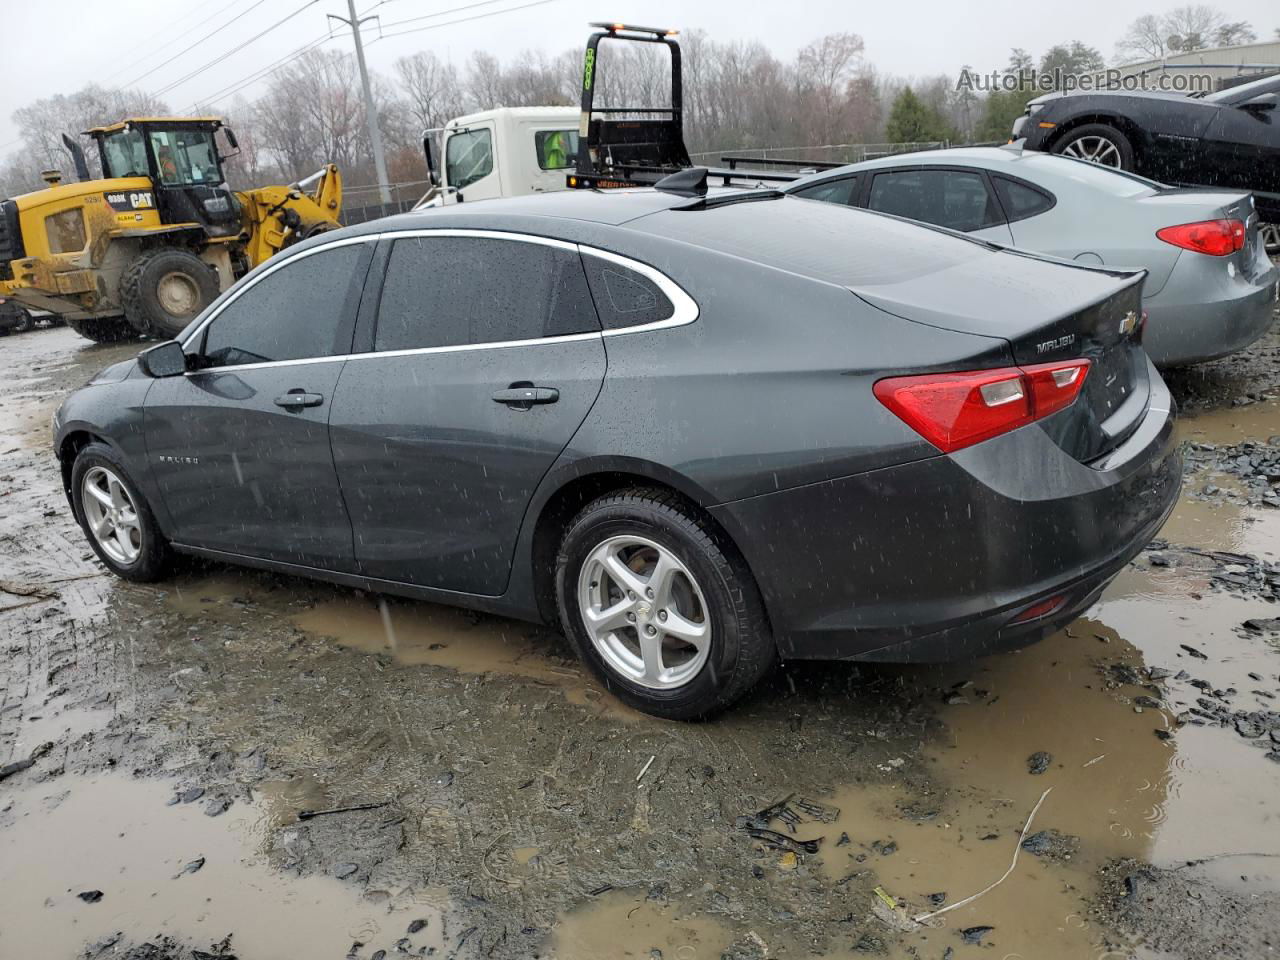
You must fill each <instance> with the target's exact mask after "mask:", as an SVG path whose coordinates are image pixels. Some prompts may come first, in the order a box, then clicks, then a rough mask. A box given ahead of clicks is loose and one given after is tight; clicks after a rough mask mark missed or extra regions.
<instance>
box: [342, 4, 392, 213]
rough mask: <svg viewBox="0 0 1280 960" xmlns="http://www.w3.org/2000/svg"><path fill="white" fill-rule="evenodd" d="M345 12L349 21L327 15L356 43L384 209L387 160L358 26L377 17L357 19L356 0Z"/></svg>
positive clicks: (387, 193) (387, 192) (387, 188)
mask: <svg viewBox="0 0 1280 960" xmlns="http://www.w3.org/2000/svg"><path fill="white" fill-rule="evenodd" d="M347 10H348V11H349V12H350V13H351V19H350V20H348V19H347V18H346V17H340V16H338V15H337V14H336V13H331V14H329V18H330V19H332V20H337V21H338V22H339V23H345V24H346V25H347V26H349V27H350V28H351V36H353V37H354V38H355V41H356V63H357V64H359V65H360V87H361V89H362V90H363V91H364V120H365V123H366V124H367V125H368V127H369V145H370V146H371V147H372V148H373V169H374V172H375V173H377V175H378V193H379V195H380V196H381V198H382V205H383V206H384V207H385V206H389V205H390V204H391V187H390V186H388V183H387V158H386V157H385V156H384V155H383V153H382V132H381V131H380V130H379V129H378V111H377V110H375V109H374V106H373V90H372V89H371V88H370V87H369V68H368V67H366V66H365V63H364V44H363V43H361V42H360V24H362V23H365V22H366V21H368V20H376V19H377V17H365V18H364V19H363V20H361V19H360V18H358V17H357V16H356V0H347Z"/></svg>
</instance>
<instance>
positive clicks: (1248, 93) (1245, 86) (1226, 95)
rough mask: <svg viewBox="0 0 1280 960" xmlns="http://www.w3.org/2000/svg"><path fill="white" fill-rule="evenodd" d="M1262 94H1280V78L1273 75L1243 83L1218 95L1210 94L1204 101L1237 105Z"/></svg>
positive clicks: (1221, 91) (1219, 92) (1220, 91)
mask: <svg viewBox="0 0 1280 960" xmlns="http://www.w3.org/2000/svg"><path fill="white" fill-rule="evenodd" d="M1260 93H1280V76H1276V75H1275V74H1274V73H1271V74H1268V75H1267V76H1265V77H1262V78H1261V79H1259V80H1251V81H1250V82H1249V83H1241V84H1238V85H1237V86H1234V87H1227V88H1226V89H1225V90H1219V91H1218V92H1217V93H1210V94H1208V95H1207V96H1205V97H1204V99H1205V100H1209V101H1211V102H1213V103H1218V102H1220V101H1224V100H1225V101H1228V102H1230V103H1235V102H1238V101H1242V100H1248V99H1250V98H1251V97H1256V96H1257V95H1258V94H1260Z"/></svg>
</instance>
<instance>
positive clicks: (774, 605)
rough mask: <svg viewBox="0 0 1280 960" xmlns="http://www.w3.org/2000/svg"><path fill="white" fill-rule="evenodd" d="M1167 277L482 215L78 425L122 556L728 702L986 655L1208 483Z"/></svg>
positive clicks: (349, 276)
mask: <svg viewBox="0 0 1280 960" xmlns="http://www.w3.org/2000/svg"><path fill="white" fill-rule="evenodd" d="M1142 278H1143V274H1142V273H1141V272H1140V271H1139V272H1125V271H1108V270H1102V269H1091V268H1084V267H1071V266H1065V265H1061V264H1058V263H1054V262H1049V261H1046V260H1041V259H1039V258H1037V257H1035V256H1031V255H1026V254H1022V253H1018V252H1013V251H1003V250H996V249H992V248H991V247H990V246H989V245H987V244H983V243H980V242H977V241H972V240H968V239H965V238H962V237H958V236H954V235H952V234H950V233H948V232H945V231H940V230H936V229H932V228H928V227H923V226H918V225H915V224H911V223H907V222H903V221H900V220H898V219H895V218H891V217H885V216H881V215H878V214H874V213H868V212H862V211H850V210H843V209H838V208H836V207H834V206H831V205H829V204H820V203H812V202H809V201H805V200H800V199H796V198H792V197H783V196H780V195H778V194H775V193H773V192H772V191H755V192H753V193H752V194H750V195H741V194H740V195H730V194H725V195H718V196H710V197H692V198H690V197H683V196H676V195H671V194H669V193H664V192H662V191H637V192H628V193H625V194H618V195H593V194H587V193H574V194H559V195H548V196H541V197H529V198H521V199H515V200H508V201H493V202H490V203H485V204H483V205H471V204H464V205H459V206H455V207H451V208H447V209H444V210H438V211H432V212H428V213H424V214H410V215H406V216H402V217H396V218H391V219H387V220H381V221H377V222H374V223H370V224H366V225H364V226H361V227H357V228H352V229H348V230H343V231H340V232H338V233H333V234H328V235H326V236H324V237H320V238H316V239H314V240H312V241H309V242H306V243H302V244H299V245H298V246H297V247H295V248H293V249H292V250H291V251H289V252H288V253H287V254H285V255H283V256H281V257H279V258H276V259H273V260H272V261H270V262H269V263H268V264H266V265H264V266H263V267H261V268H259V269H258V270H256V271H255V272H253V273H252V274H250V275H249V276H248V277H246V278H245V279H244V280H243V281H241V282H240V283H239V284H237V285H236V286H235V287H234V288H232V289H231V290H229V291H228V292H227V293H225V294H224V295H223V296H222V297H221V298H220V299H219V300H218V301H216V302H215V303H214V304H213V305H212V306H211V307H210V308H209V309H208V310H207V311H206V312H205V313H204V314H203V315H202V316H201V317H200V318H198V319H197V321H195V322H194V323H193V325H192V326H191V327H190V328H189V329H188V330H187V331H185V332H184V334H183V336H182V337H181V338H180V345H179V344H178V343H168V344H162V345H160V346H158V347H154V348H152V349H151V350H150V351H147V352H146V353H144V354H142V356H141V357H140V358H139V359H138V360H135V361H128V362H125V363H122V364H118V365H116V366H114V367H111V368H109V369H107V370H105V371H103V372H102V373H101V374H100V375H99V376H98V377H97V378H96V379H95V380H94V381H93V382H92V383H91V384H90V385H88V386H86V387H85V388H83V389H81V390H80V391H78V392H77V393H75V394H73V395H72V396H71V397H70V398H69V399H68V400H67V401H66V403H65V404H64V405H63V407H62V409H61V410H60V411H59V412H58V414H57V415H56V418H55V422H54V430H55V445H56V450H57V454H58V457H59V459H60V461H61V464H62V469H63V476H64V478H65V483H66V489H67V493H68V496H69V499H70V502H71V504H72V507H73V509H74V510H75V513H76V517H77V519H78V520H79V521H80V523H81V524H82V525H83V527H84V529H85V531H86V534H87V536H88V538H89V541H90V543H91V544H92V546H93V548H94V550H95V551H96V552H97V554H98V556H99V557H100V558H101V559H102V560H103V562H104V563H105V564H107V566H108V567H110V568H111V569H112V570H113V571H115V572H116V573H118V574H119V575H121V576H123V577H126V578H129V579H136V580H151V579H156V578H158V577H160V576H162V575H163V574H164V573H165V572H166V570H167V569H168V568H169V560H170V554H171V552H172V551H178V552H182V553H188V554H195V555H198V556H202V557H207V558H214V559H220V560H227V561H231V562H235V563H244V564H249V565H252V566H257V567H263V568H267V569H271V570H277V571H280V572H284V573H296V574H303V575H306V576H313V577H319V578H322V579H326V580H330V581H333V582H337V583H341V584H348V585H351V586H355V587H360V588H363V589H368V590H374V591H383V592H387V593H393V594H400V595H405V596H411V597H418V598H422V599H427V600H432V601H438V602H444V603H450V604H456V605H460V606H466V607H473V608H476V609H481V610H487V611H492V612H496V613H501V614H505V615H508V616H512V617H518V618H524V619H529V620H541V621H546V622H551V623H557V622H558V623H559V624H561V625H562V628H563V630H564V631H565V633H566V635H567V636H569V637H570V639H571V640H572V641H573V643H574V645H575V646H576V648H577V650H578V651H579V653H580V655H581V656H582V657H583V659H584V660H585V661H586V662H587V663H589V664H590V665H591V667H592V668H593V669H594V670H595V671H596V672H597V673H598V674H599V675H600V676H601V677H602V678H603V680H604V681H605V682H606V683H607V684H608V685H609V687H610V688H611V689H613V690H614V691H616V692H617V694H618V695H619V696H620V697H622V698H623V699H624V700H626V701H627V702H629V703H631V704H633V705H635V706H637V707H639V708H641V709H644V710H646V711H649V712H651V713H654V714H657V715H661V716H667V717H674V718H689V717H697V716H705V715H708V714H711V713H714V712H715V711H717V710H718V709H721V708H723V707H724V706H726V705H728V704H729V703H731V702H732V701H733V700H735V699H736V698H738V697H739V696H741V695H742V694H743V693H744V692H745V691H746V690H747V689H749V688H750V687H751V686H752V685H753V684H754V683H755V682H756V681H757V680H758V679H759V678H760V677H761V676H762V675H763V674H764V673H765V672H766V671H767V670H768V668H769V667H770V666H771V665H772V664H773V663H774V662H775V661H776V660H777V659H778V658H780V657H781V658H849V659H868V660H931V659H952V658H958V657H965V656H970V655H973V654H975V653H978V652H981V651H985V650H989V649H993V648H998V647H1001V646H1016V645H1020V644H1023V643H1027V642H1031V641H1033V640H1035V639H1038V638H1039V637H1040V636H1042V635H1043V634H1045V633H1046V632H1047V631H1049V630H1052V629H1054V628H1056V627H1057V626H1059V625H1061V624H1062V623H1064V622H1066V621H1067V620H1069V619H1070V618H1072V617H1074V616H1076V615H1077V614H1078V613H1079V612H1080V611H1081V610H1083V609H1084V608H1085V607H1087V606H1088V605H1090V604H1091V603H1092V602H1093V600H1094V599H1095V598H1096V597H1097V595H1098V593H1099V592H1100V590H1101V589H1102V587H1103V586H1104V585H1105V584H1106V583H1107V582H1108V581H1109V580H1110V579H1111V578H1112V577H1113V576H1114V575H1115V574H1116V573H1117V572H1118V571H1119V569H1120V568H1121V567H1122V566H1123V565H1124V564H1125V563H1126V562H1127V561H1128V560H1129V559H1130V558H1131V557H1132V556H1133V555H1134V554H1135V553H1136V552H1137V551H1138V550H1140V549H1141V548H1142V546H1143V545H1144V544H1145V543H1146V542H1147V541H1148V540H1149V539H1150V537H1151V536H1152V535H1153V534H1154V533H1155V531H1156V530H1157V529H1158V528H1159V526H1160V524H1161V523H1162V522H1163V520H1164V518H1165V516H1166V515H1167V513H1168V512H1169V510H1170V509H1171V507H1172V504H1173V502H1174V499H1175V497H1176V495H1177V492H1178V486H1179V480H1180V473H1181V463H1180V459H1179V456H1178V454H1177V452H1176V449H1175V447H1174V444H1173V432H1172V418H1173V414H1172V404H1171V401H1170V397H1169V393H1168V391H1167V390H1166V388H1165V386H1164V384H1163V382H1162V381H1161V379H1160V377H1159V375H1158V374H1157V372H1156V371H1155V369H1154V368H1153V367H1152V365H1151V363H1150V361H1149V360H1148V359H1147V357H1146V355H1145V353H1144V352H1143V350H1142V348H1141V345H1140V335H1141V321H1140V319H1139V318H1140V314H1141V304H1140V288H1141V284H1142Z"/></svg>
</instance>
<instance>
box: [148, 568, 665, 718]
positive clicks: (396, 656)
mask: <svg viewBox="0 0 1280 960" xmlns="http://www.w3.org/2000/svg"><path fill="white" fill-rule="evenodd" d="M280 587H283V589H281V588H280ZM297 587H302V589H296V588H297ZM308 591H310V593H311V595H312V596H311V597H310V598H308ZM166 600H167V603H168V604H169V605H170V606H172V607H174V608H175V609H178V610H180V611H182V612H183V613H184V614H186V615H188V616H190V617H193V618H197V619H202V618H221V617H226V616H230V617H232V618H234V619H236V620H237V621H238V620H240V619H241V618H243V617H244V616H245V611H246V609H248V608H251V607H258V608H263V609H267V610H270V611H272V612H275V613H280V614H282V615H284V616H287V617H288V618H289V619H290V620H291V621H292V622H293V623H294V624H295V625H296V626H298V627H299V628H300V629H302V630H305V631H306V632H308V633H311V634H314V635H316V636H321V637H327V638H329V639H331V640H334V641H335V642H337V643H338V644H339V645H340V646H343V647H347V648H349V649H352V650H356V651H359V652H361V653H367V654H384V655H388V656H390V657H391V658H392V660H393V661H394V662H395V663H396V664H397V665H399V666H402V667H423V666H429V667H446V668H449V669H452V670H457V671H459V672H460V673H468V674H477V675H479V674H487V673H494V674H502V675H505V676H512V677H522V678H524V679H526V680H532V681H534V682H535V683H539V684H543V685H546V686H554V687H556V688H558V689H560V690H561V691H562V692H563V694H564V696H565V698H566V699H567V700H568V701H569V702H570V703H575V704H578V705H579V706H585V707H587V708H589V709H590V710H592V711H593V712H596V713H607V714H609V715H610V716H611V717H614V718H617V719H623V720H627V721H629V722H635V723H645V722H654V721H652V720H651V719H650V718H649V717H646V716H645V715H644V714H642V713H639V712H637V711H635V710H632V709H630V708H629V707H627V706H625V705H624V704H622V703H621V702H620V701H618V700H617V698H615V697H613V696H611V695H610V694H609V693H608V692H607V691H606V690H605V689H604V687H603V686H602V685H601V684H600V683H598V682H597V681H596V679H595V678H594V677H593V676H591V675H590V673H589V672H588V671H587V670H586V669H585V668H584V667H582V666H581V665H580V664H579V663H578V661H577V660H576V659H575V658H573V657H572V653H571V652H570V651H569V650H568V648H567V646H566V645H565V644H564V642H563V641H561V640H559V639H558V638H556V637H554V636H553V635H551V634H550V633H549V632H548V631H546V630H542V629H540V628H539V627H537V626H536V625H533V624H527V623H521V622H518V621H515V620H508V619H505V618H502V617H494V616H488V615H485V614H478V613H473V612H470V611H467V610H462V609H459V608H456V607H447V606H442V605H439V604H434V603H427V602H420V601H414V600H404V599H400V598H396V597H389V596H378V595H372V596H370V595H364V594H360V593H357V592H355V591H345V590H340V589H337V588H329V587H327V586H325V585H323V584H307V583H304V582H303V581H294V580H276V579H274V578H271V577H267V576H264V575H261V574H257V573H252V572H244V571H237V570H227V571H220V572H219V573H218V574H216V575H213V576H209V577H201V578H198V579H195V580H191V581H188V582H184V583H175V584H174V585H173V587H172V588H171V591H170V593H169V594H168V596H167V598H166ZM557 646H558V647H559V648H560V651H562V652H563V653H562V654H558V653H557V651H556V649H555V647H557Z"/></svg>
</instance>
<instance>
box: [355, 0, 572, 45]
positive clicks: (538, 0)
mask: <svg viewBox="0 0 1280 960" xmlns="http://www.w3.org/2000/svg"><path fill="white" fill-rule="evenodd" d="M484 2H485V3H489V2H493V0H484ZM556 2H557V0H533V2H532V3H522V4H520V5H519V6H515V7H507V8H505V9H503V10H491V11H489V12H488V13H477V14H475V15H474V16H470V17H458V18H457V19H456V20H446V21H445V22H444V23H431V24H427V26H425V27H412V28H411V29H409V30H397V31H395V32H394V33H383V34H381V35H379V36H378V37H377V38H376V39H374V40H370V41H369V43H370V44H374V43H377V42H378V40H390V39H391V38H392V37H403V36H404V35H405V34H409V33H421V32H422V31H423V30H438V29H440V28H441V27H451V26H453V25H454V24H456V23H467V22H469V21H471V20H484V19H485V18H487V17H496V16H499V15H501V14H504V13H515V12H516V11H517V10H527V9H528V8H530V7H541V6H543V5H544V4H548V3H556ZM480 5H481V4H475V6H480ZM400 22H401V23H407V22H408V21H407V20H401V21H400ZM388 26H390V24H388Z"/></svg>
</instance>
